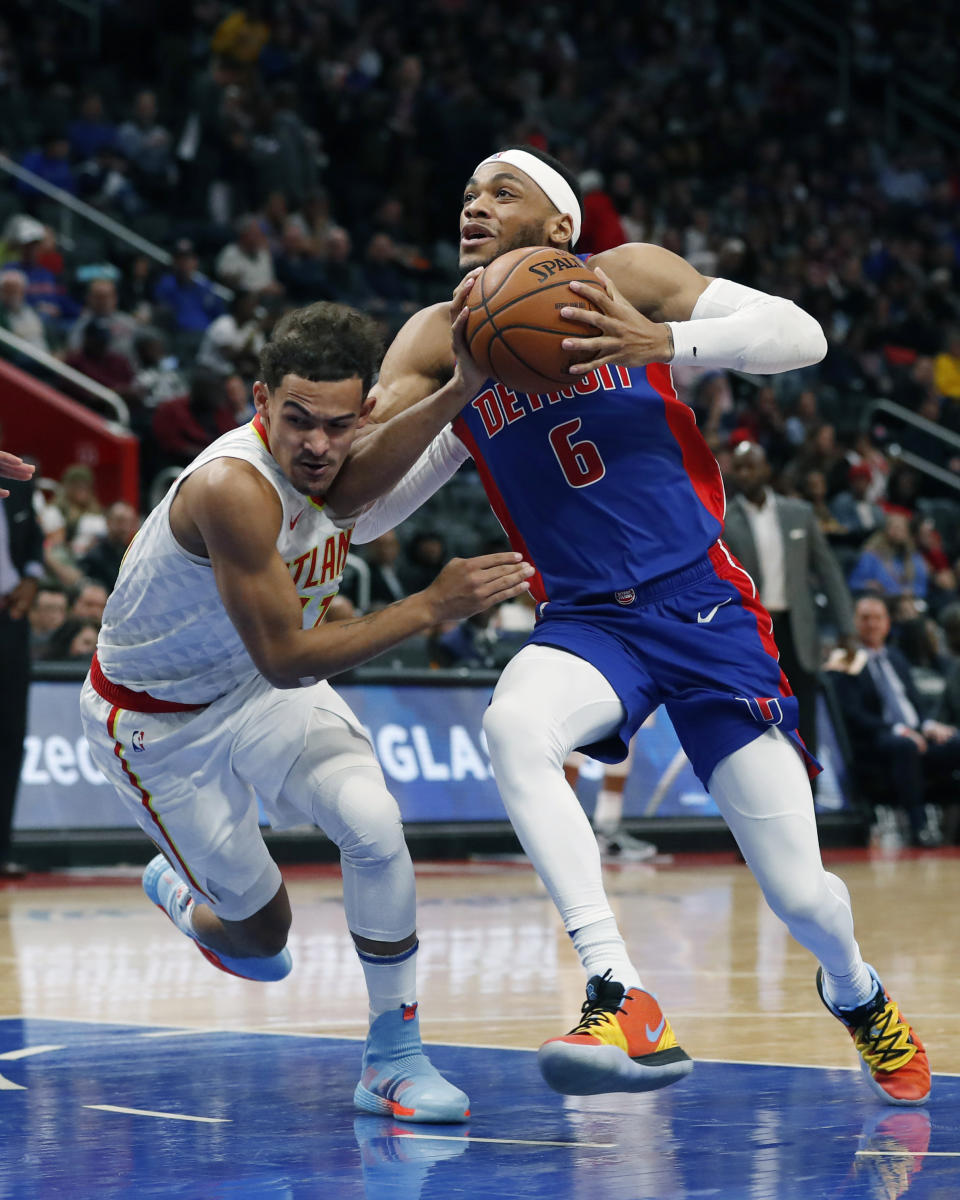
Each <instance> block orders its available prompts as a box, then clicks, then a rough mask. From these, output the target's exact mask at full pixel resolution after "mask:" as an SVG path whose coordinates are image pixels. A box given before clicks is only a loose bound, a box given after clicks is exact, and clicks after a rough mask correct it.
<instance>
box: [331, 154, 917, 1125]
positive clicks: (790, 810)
mask: <svg viewBox="0 0 960 1200" xmlns="http://www.w3.org/2000/svg"><path fill="white" fill-rule="evenodd" d="M580 221H581V201H580V196H579V194H578V188H577V185H576V181H575V179H574V178H573V177H572V176H571V175H570V174H569V173H568V172H567V171H566V170H565V168H564V167H563V166H562V165H561V164H560V163H558V162H556V161H555V160H553V159H551V158H549V156H547V155H544V154H542V153H540V152H539V151H536V150H533V149H531V148H529V147H513V148H509V149H507V150H504V151H501V152H500V153H498V154H495V155H493V156H492V157H490V158H488V159H485V160H484V161H483V162H481V163H480V165H479V166H478V167H477V169H476V171H475V172H474V175H473V177H472V178H471V179H470V180H469V182H468V183H467V186H466V189H465V191H464V195H463V205H462V209H461V213H460V265H461V268H462V269H464V270H465V271H468V272H471V275H472V274H473V273H475V271H476V269H477V268H482V267H484V266H486V265H487V264H489V263H490V262H492V261H493V260H494V259H495V258H496V257H497V256H498V255H500V254H503V253H504V252H506V251H508V250H511V249H514V248H517V247H520V246H527V245H535V246H540V245H543V246H552V247H556V248H557V249H558V250H561V249H562V250H568V249H571V248H573V247H575V244H576V240H577V235H578V233H579V229H580ZM590 266H591V267H593V268H595V269H596V271H597V274H598V276H599V278H600V280H601V282H602V284H603V292H602V293H601V295H600V296H599V298H598V299H597V301H596V302H597V303H598V304H599V309H600V311H599V312H591V311H588V310H584V309H580V308H570V309H565V310H564V311H563V315H564V316H567V317H569V318H571V319H574V320H577V321H579V322H581V323H582V324H583V325H584V337H583V338H582V339H579V338H578V339H569V340H568V341H566V342H565V343H564V346H565V348H567V349H571V350H573V351H576V353H574V355H573V359H572V361H573V362H574V363H576V364H577V365H575V366H572V367H571V368H570V373H571V385H570V386H569V387H568V388H565V389H563V390H562V391H561V392H559V393H556V394H553V395H550V396H543V395H529V396H528V395H518V394H515V393H514V392H512V391H510V390H509V389H507V388H505V387H504V386H503V385H502V384H500V383H498V382H497V381H496V380H494V379H488V380H486V381H485V383H484V385H483V386H482V388H481V389H480V391H479V392H478V393H477V394H476V395H475V396H474V398H473V399H472V401H471V402H470V403H468V404H467V405H465V407H464V408H463V410H462V411H461V413H460V415H459V416H458V417H457V419H456V420H455V421H454V423H453V425H452V427H451V428H450V429H448V430H446V431H444V433H443V434H441V435H440V436H439V437H438V438H437V439H436V441H435V442H434V443H433V445H432V446H431V448H430V451H429V452H428V456H429V457H431V458H432V462H433V467H434V469H435V471H436V477H437V479H438V480H439V479H441V478H447V477H449V476H450V475H452V474H453V472H454V471H455V470H456V469H457V467H458V466H459V464H460V463H461V462H463V461H464V460H465V459H466V458H467V457H468V456H470V457H472V458H473V459H474V461H475V463H476V465H477V468H478V470H479V473H480V476H481V478H482V480H483V483H484V486H485V488H486V491H487V495H488V497H489V499H490V503H491V505H492V507H493V509H494V511H495V512H496V514H497V516H498V517H499V519H500V521H501V523H502V525H503V527H504V529H505V531H506V532H507V534H508V536H509V537H510V540H511V542H512V544H513V546H514V548H515V549H516V550H520V551H522V552H523V554H524V557H525V558H526V559H527V560H528V561H529V562H532V563H533V564H534V565H535V566H536V568H537V571H538V574H537V576H535V577H534V580H533V581H531V582H532V587H531V590H532V591H533V594H534V595H535V597H536V598H537V600H538V601H539V604H538V623H537V626H536V628H535V630H534V631H533V633H532V634H531V636H530V638H529V640H528V642H527V643H526V644H525V645H524V647H523V648H522V649H521V650H520V652H519V653H518V654H517V655H516V657H515V658H514V659H513V660H512V661H511V662H510V664H509V665H508V666H507V668H506V669H505V670H504V672H503V674H502V676H501V678H500V681H499V683H498V685H497V688H496V690H495V692H494V695H493V699H492V702H491V704H490V707H489V709H488V710H487V713H486V717H485V720H484V730H485V732H486V736H487V739H488V743H489V749H490V756H491V760H492V763H493V768H494V772H495V774H496V779H497V783H498V785H499V788H500V791H501V794H502V796H503V801H504V804H505V806H506V808H507V811H508V813H509V815H510V819H511V821H512V823H513V826H514V828H515V830H516V831H517V834H518V836H519V838H520V841H521V843H522V844H523V846H524V849H525V850H526V852H527V854H528V856H529V858H530V860H531V862H532V863H533V864H534V866H535V867H536V869H537V871H538V873H539V875H540V877H541V878H542V879H543V881H544V883H545V884H546V886H547V888H548V890H549V892H550V894H551V896H552V897H553V900H554V902H555V904H556V906H557V908H558V909H559V911H560V914H561V916H562V918H563V922H564V925H565V927H566V929H567V931H568V933H569V935H570V937H571V939H572V941H573V944H574V947H575V948H576V951H577V953H578V954H579V956H580V960H581V962H582V964H583V967H584V969H585V972H586V975H587V977H588V983H587V995H586V1001H585V1003H584V1005H583V1010H582V1019H581V1020H580V1022H579V1023H578V1024H577V1025H576V1027H575V1028H574V1029H573V1030H572V1031H571V1032H570V1033H569V1034H567V1035H566V1036H563V1037H559V1038H553V1039H551V1040H550V1041H548V1042H546V1043H545V1044H544V1045H543V1046H542V1047H541V1049H540V1055H539V1057H540V1066H541V1070H542V1072H543V1075H544V1077H545V1078H546V1080H547V1082H548V1083H549V1084H550V1085H551V1086H552V1087H554V1088H556V1089H557V1090H558V1091H561V1092H565V1093H569V1094H588V1093H597V1092H607V1091H643V1090H647V1089H652V1088H657V1087H662V1086H664V1085H666V1084H669V1083H673V1082H675V1081H676V1080H679V1079H681V1078H682V1077H683V1076H684V1075H686V1074H687V1073H688V1072H689V1071H690V1070H691V1068H692V1065H693V1064H692V1062H691V1061H690V1059H689V1058H688V1056H687V1055H686V1054H685V1053H684V1051H683V1050H682V1049H681V1048H680V1046H679V1045H678V1043H677V1039H676V1037H675V1036H674V1033H673V1030H672V1029H671V1027H670V1024H669V1022H668V1021H667V1020H666V1017H665V1016H664V1015H663V1013H662V1012H661V1010H660V1007H659V1005H658V1003H657V1000H656V999H655V997H654V995H653V994H652V993H651V992H650V991H649V990H648V989H647V987H646V986H645V984H644V983H643V981H642V980H641V977H640V974H639V972H638V970H637V968H636V966H635V965H634V964H633V962H632V961H631V960H630V957H629V955H628V954H627V951H626V948H625V946H624V941H623V938H622V937H621V934H620V932H619V930H618V928H617V924H616V921H615V920H614V917H613V914H612V911H611V909H610V905H609V903H608V901H607V898H606V896H605V894H604V889H603V883H602V874H601V863H600V856H599V853H598V849H597V843H596V841H595V839H594V837H593V835H592V832H591V829H590V824H589V822H588V820H587V817H586V816H585V814H584V812H583V810H582V808H581V806H580V804H579V803H578V801H577V798H576V796H575V795H574V793H573V792H572V791H571V789H570V788H569V786H568V785H567V783H566V781H565V779H564V774H563V763H564V759H565V758H566V757H567V755H568V754H569V753H570V751H571V750H573V749H576V748H580V749H583V750H585V751H586V752H587V753H589V754H591V755H593V756H594V757H596V758H600V759H601V760H603V761H607V762H613V761H617V760H618V759H620V758H622V757H623V756H624V754H625V753H626V747H627V744H628V742H629V740H630V738H631V736H632V735H633V733H634V732H635V731H636V730H637V728H638V727H639V726H640V724H641V723H642V722H643V720H644V718H645V717H646V716H647V715H648V713H650V712H651V711H652V710H653V709H655V708H656V707H657V706H658V705H660V704H663V705H664V706H665V707H666V711H667V713H668V714H669V716H670V718H671V720H672V722H673V724H674V727H675V729H676V731H677V734H678V736H679V738H680V740H681V742H682V744H683V747H684V749H685V750H686V753H687V755H688V757H689V759H690V761H691V763H692V764H693V767H694V770H695V771H696V772H697V774H698V776H699V777H700V779H701V780H702V781H703V782H704V784H705V785H706V787H707V788H708V790H709V792H710V794H711V795H712V796H713V798H714V800H715V801H716V803H717V805H718V807H719V809H720V811H721V812H722V814H723V816H724V818H725V820H726V822H727V824H728V825H729V827H730V829H731V831H732V832H733V834H734V836H735V838H736V839H737V843H738V845H739V846H740V849H741V851H742V853H743V856H744V858H745V860H746V862H747V863H748V865H749V866H750V869H751V870H752V871H753V874H754V876H755V877H756V879H757V881H758V883H759V884H760V887H761V888H762V890H763V893H764V896H765V897H766V899H767V902H768V903H769V905H770V907H771V908H772V909H773V911H774V912H775V913H776V914H777V915H778V916H779V917H780V918H781V919H782V920H783V921H784V922H785V923H786V925H787V927H788V928H789V930H790V932H791V933H792V934H793V935H794V937H795V938H796V939H797V940H798V941H799V942H800V943H801V944H802V945H803V946H805V947H806V948H807V949H808V950H810V951H811V953H812V954H813V955H814V956H815V957H816V959H817V960H818V962H819V970H818V972H817V987H818V990H819V993H820V996H821V999H822V1000H823V1003H824V1004H825V1005H826V1007H827V1008H828V1009H829V1011H830V1012H832V1013H833V1014H834V1016H836V1017H838V1018H839V1019H840V1021H842V1022H843V1024H844V1025H845V1026H846V1028H847V1030H848V1031H849V1033H850V1034H851V1036H852V1038H853V1040H854V1043H855V1045H856V1048H857V1051H858V1052H859V1055H860V1059H861V1065H862V1067H863V1069H864V1072H865V1075H866V1078H867V1080H868V1082H869V1083H870V1084H871V1086H872V1087H873V1089H874V1090H875V1091H876V1092H877V1093H878V1094H879V1095H880V1096H881V1097H882V1098H883V1099H884V1100H885V1101H887V1102H889V1103H892V1104H905V1105H911V1104H921V1103H923V1102H924V1101H925V1100H926V1098H927V1095H928V1093H929V1089H930V1069H929V1064H928V1061H927V1056H926V1053H925V1051H924V1048H923V1046H922V1044H921V1042H920V1040H919V1038H918V1037H917V1036H916V1035H915V1034H914V1033H913V1030H912V1029H911V1027H910V1025H909V1024H908V1022H907V1021H906V1019H905V1018H904V1017H903V1016H902V1015H901V1013H900V1010H899V1008H898V1006H897V1004H896V1003H895V1002H894V1001H893V1000H891V999H890V998H889V996H888V995H887V994H886V992H885V991H884V988H883V986H882V984H881V982H880V980H879V978H878V976H877V974H876V972H875V971H874V970H873V968H872V967H870V966H868V965H867V964H866V963H864V961H863V958H862V957H861V954H860V950H859V947H858V945H857V942H856V939H855V937H854V929H853V918H852V914H851V908H850V899H849V895H848V892H847V889H846V887H845V886H844V884H843V882H842V881H841V880H840V879H838V878H837V877H836V876H835V875H832V874H830V873H828V872H826V871H825V870H824V869H823V866H822V864H821V860H820V850H819V845H818V838H817V829H816V822H815V819H814V808H813V798H812V794H811V789H810V783H809V778H808V770H809V771H811V772H812V773H815V772H816V771H817V770H818V769H819V768H818V766H817V764H816V763H815V762H813V760H812V759H810V757H809V756H808V755H807V754H806V752H805V750H804V747H803V744H802V742H801V741H800V738H799V736H798V734H797V731H796V725H797V702H796V699H795V698H794V697H793V696H792V694H791V691H790V686H789V683H788V681H787V679H786V678H785V676H784V675H783V672H782V671H781V670H780V667H779V664H778V656H777V649H776V646H775V644H774V641H773V637H772V632H771V621H770V617H769V615H768V614H767V612H766V611H765V610H764V609H763V607H762V606H761V604H760V602H759V599H758V597H757V589H756V587H755V586H754V583H753V580H752V579H751V578H750V576H749V575H748V574H747V573H746V571H744V570H743V568H742V567H741V566H740V564H739V563H738V562H737V561H736V560H735V559H734V558H733V556H732V555H731V554H730V552H729V551H728V550H727V548H726V546H725V545H724V543H723V540H722V534H723V518H724V503H725V502H724V492H723V484H722V481H721V477H720V471H719V469H718V466H717V463H716V461H715V459H714V457H713V455H712V454H711V452H710V450H709V448H708V447H707V444H706V442H705V441H704V439H703V437H702V436H701V434H700V433H699V431H698V430H697V428H696V424H695V420H694V417H693V413H692V412H691V410H690V409H689V408H688V407H687V406H686V405H684V404H682V403H680V402H679V401H678V400H677V397H676V393H675V391H674V388H673V384H672V380H671V364H673V363H678V364H687V363H695V364H699V365H701V366H704V367H718V368H723V367H727V368H737V369H740V370H743V371H749V372H752V373H754V374H762V375H768V374H775V373H778V372H782V371H788V370H791V369H794V368H798V367H802V366H806V365H808V364H811V363H815V362H817V361H819V360H820V359H821V358H822V357H823V355H824V353H825V351H826V342H825V339H824V336H823V333H822V331H821V329H820V326H819V325H818V324H817V322H816V321H815V320H813V319H812V318H811V317H810V316H808V315H807V314H806V313H805V312H803V311H802V310H801V309H799V308H797V307H796V306H795V305H793V304H792V303H790V302H789V301H787V300H783V299H781V298H778V297H776V296H771V295H766V294H764V293H762V292H759V291H755V290H753V289H752V288H748V287H744V286H742V285H740V284H738V283H733V282H731V281H730V280H725V279H708V278H706V277H705V276H703V275H701V274H700V273H699V272H698V271H696V270H695V269H694V268H693V267H692V266H690V265H689V264H688V263H686V262H685V261H684V260H683V259H681V258H678V257H677V256H676V255H674V254H672V253H670V252H668V251H666V250H664V249H662V248H660V247H657V246H653V245H641V244H631V245H624V246H619V247H617V248H615V249H612V250H608V251H606V252H604V253H602V254H599V255H597V256H596V257H595V258H592V259H591V260H590ZM471 283H472V277H468V278H467V279H466V280H465V281H464V283H462V284H461V286H460V288H458V290H457V292H455V294H454V304H453V309H452V310H451V309H450V308H449V307H448V306H447V305H437V306H434V307H432V308H427V309H425V310H424V311H422V312H420V313H419V314H417V315H416V316H414V317H412V318H411V319H410V321H408V323H407V324H406V325H405V326H404V328H403V329H402V330H401V331H400V333H399V335H398V336H397V338H396V340H395V342H394V343H393V345H392V347H391V348H390V350H389V351H388V352H387V355H386V357H385V359H384V363H383V366H382V369H381V372H380V377H379V381H378V383H377V384H376V386H375V389H374V395H375V396H376V397H377V408H376V410H375V414H376V419H380V420H383V419H385V418H387V417H389V416H390V415H391V414H395V413H397V412H400V411H402V410H403V409H405V408H406V407H407V406H408V405H410V404H413V403H415V402H417V401H419V400H420V399H421V398H423V397H425V396H427V395H429V394H430V393H432V392H434V391H435V390H436V389H437V388H438V387H441V386H442V385H443V384H444V382H445V380H447V379H448V378H449V377H450V375H451V373H452V372H453V370H454V359H453V356H452V353H451V337H450V324H449V322H450V315H451V311H452V312H453V313H454V314H456V313H457V311H458V310H460V311H459V315H457V316H456V318H455V321H454V333H455V337H456V336H457V335H458V334H459V333H460V332H461V331H462V328H463V322H464V320H465V314H464V313H463V311H462V309H463V305H464V302H465V297H466V291H467V289H468V287H469V286H470V284H471ZM579 286H580V285H577V284H572V285H571V288H572V290H573V291H577V290H578V287H579ZM597 290H599V289H595V288H592V287H591V289H590V294H591V296H593V293H594V292H595V291H597ZM369 465H370V464H369V463H368V464H367V466H368V467H369ZM375 482H376V480H375V472H374V471H372V470H369V469H367V470H365V469H364V454H363V447H362V445H361V446H360V447H359V450H358V453H357V455H356V458H355V460H354V462H352V463H351V464H350V466H349V467H348V469H347V471H346V473H344V474H343V475H342V476H341V478H340V481H339V482H338V485H337V486H338V487H342V492H341V493H340V495H339V496H338V498H337V503H338V504H340V505H341V507H342V508H343V509H344V510H345V511H347V510H350V509H352V508H353V507H354V506H357V505H359V504H360V503H361V502H363V501H364V500H365V499H366V498H367V495H368V490H369V488H370V487H371V486H374V485H375Z"/></svg>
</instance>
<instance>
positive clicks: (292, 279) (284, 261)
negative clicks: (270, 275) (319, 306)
mask: <svg viewBox="0 0 960 1200" xmlns="http://www.w3.org/2000/svg"><path fill="white" fill-rule="evenodd" d="M274 261H275V266H276V271H277V278H278V279H279V280H280V282H281V283H282V284H283V286H284V288H285V289H286V293H287V296H288V297H289V298H290V300H291V301H292V302H293V303H296V304H310V303H312V302H313V301H314V300H322V299H324V298H326V297H327V296H328V295H329V284H328V283H327V274H326V271H325V270H324V265H323V259H322V258H321V257H320V255H319V254H318V253H317V249H316V247H315V245H314V243H313V242H312V241H311V239H310V237H309V235H308V234H307V232H306V229H305V227H304V225H303V223H302V222H301V221H299V220H296V219H294V218H291V219H290V220H288V221H287V223H286V225H285V226H284V230H283V240H282V242H281V244H280V248H279V250H278V252H277V254H276V257H275V260H274Z"/></svg>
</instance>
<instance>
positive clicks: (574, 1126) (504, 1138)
mask: <svg viewBox="0 0 960 1200" xmlns="http://www.w3.org/2000/svg"><path fill="white" fill-rule="evenodd" d="M431 1056H432V1057H433V1061H434V1062H435V1063H436V1064H437V1066H438V1067H439V1068H440V1069H441V1070H442V1071H444V1072H445V1073H446V1074H448V1075H450V1076H451V1078H453V1079H455V1080H456V1082H457V1083H459V1084H461V1085H463V1086H464V1087H465V1088H466V1089H467V1091H468V1092H469V1093H470V1096H471V1099H472V1102H473V1111H474V1114H475V1115H474V1117H473V1118H472V1119H471V1122H470V1124H469V1125H468V1126H412V1125H400V1124H396V1123H394V1122H392V1121H388V1120H385V1119H381V1118H377V1117H367V1116H362V1115H360V1114H356V1113H354V1111H353V1109H352V1107H351V1096H352V1092H353V1087H354V1084H355V1083H356V1080H357V1077H358V1071H359V1062H360V1044H359V1042H356V1041H345V1040H343V1039H339V1038H311V1037H299V1036H285V1035H264V1034H252V1033H251V1034H243V1033H201V1034H198V1033H192V1032H187V1031H177V1030H145V1029H143V1028H130V1027H124V1026H119V1025H98V1024H80V1023H72V1022H61V1021H48V1020H25V1019H24V1020H21V1019H6V1020H0V1138H2V1142H0V1150H2V1153H0V1197H3V1200H46V1198H47V1197H54V1196H69V1197H72V1198H76V1200H83V1198H85V1197H94V1196H96V1197H124V1198H126V1197H153V1196H157V1197H159V1196H162V1197H168V1198H169V1197H189V1198H190V1200H219V1198H221V1197H222V1198H223V1200H240V1198H250V1200H253V1198H259V1197H276V1198H281V1197H282V1198H286V1200H306V1198H307V1197H309V1198H310V1200H315V1198H317V1197H321V1198H323V1197H331V1198H336V1200H353V1198H357V1200H360V1198H363V1200H431V1198H432V1200H440V1198H444V1200H449V1198H451V1197H471V1198H482V1197H491V1198H493V1197H496V1198H497V1200H514V1198H519V1197H524V1198H528V1200H539V1198H541V1197H542V1198H546V1197H549V1198H550V1200H587V1197H590V1198H593V1197H598V1196H599V1197H606V1196H610V1197H614V1196H615V1197H618V1200H674V1198H675V1200H687V1198H690V1200H692V1198H693V1197H697V1198H698V1200H699V1198H700V1197H715V1198H717V1200H794V1198H796V1200H819V1198H821V1197H824V1198H827V1197H829V1198H830V1200H834V1198H841V1197H842V1198H843V1200H854V1198H856V1200H861V1198H863V1200H895V1198H896V1197H900V1196H905V1195H908V1194H909V1196H910V1197H911V1200H921V1198H922V1197H926V1198H928V1200H934V1198H936V1200H942V1198H944V1197H955V1196H958V1195H960V1078H956V1077H946V1076H940V1077H937V1078H936V1080H935V1087H934V1094H933V1097H932V1099H931V1103H930V1105H929V1106H928V1107H927V1108H925V1109H892V1108H886V1107H883V1106H882V1105H880V1104H879V1103H877V1102H875V1101H874V1100H873V1099H872V1097H871V1095H870V1093H869V1092H868V1091H867V1090H866V1088H865V1087H864V1086H863V1085H862V1083H861V1080H860V1078H859V1075H858V1073H856V1072H854V1071H842V1070H836V1071H827V1070H819V1069H808V1068H796V1067H772V1066H759V1065H747V1064H732V1063H714V1062H700V1063H698V1064H697V1067H696V1069H695V1071H694V1072H693V1075H692V1076H691V1077H690V1078H689V1079H688V1080H685V1081H684V1082H683V1083H680V1084H678V1085H676V1086H674V1087H672V1088H668V1089H666V1090H664V1091H662V1092H655V1093H651V1094H648V1095H645V1096H598V1097H587V1098H581V1099H573V1098H564V1097H561V1096H558V1095H555V1094H554V1093H552V1092H550V1091H549V1090H548V1089H547V1088H546V1086H545V1085H544V1084H543V1082H542V1080H541V1079H540V1075H539V1073H538V1071H537V1066H536V1059H535V1056H534V1054H532V1053H531V1052H528V1051H516V1050H494V1049H476V1048H463V1047H457V1046H435V1047H433V1048H432V1049H431Z"/></svg>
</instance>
